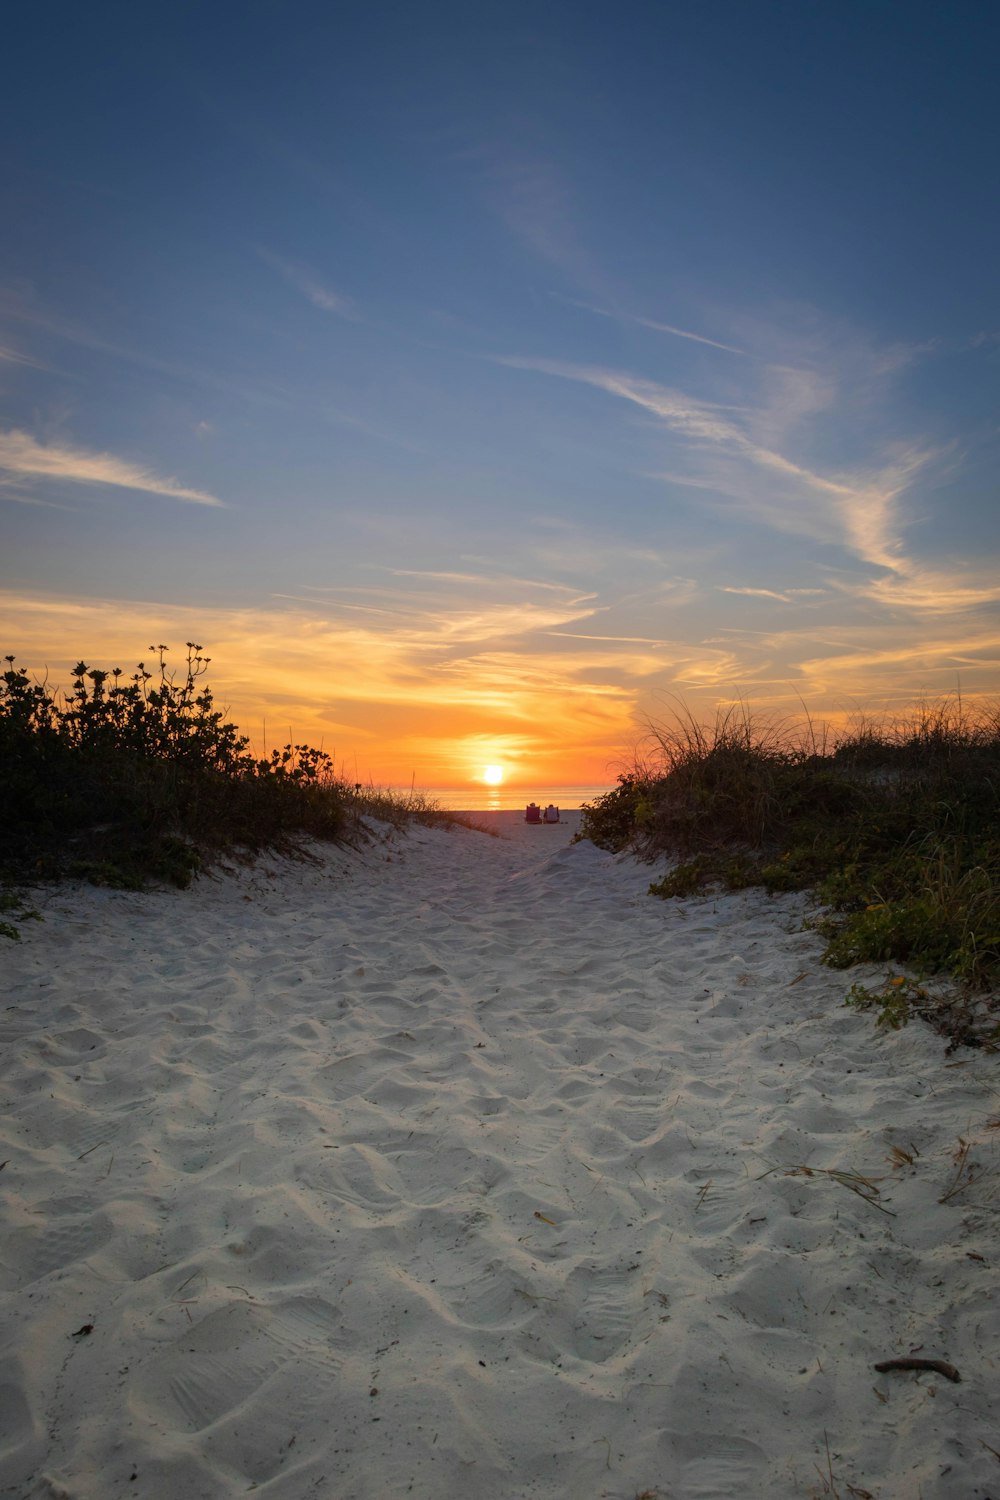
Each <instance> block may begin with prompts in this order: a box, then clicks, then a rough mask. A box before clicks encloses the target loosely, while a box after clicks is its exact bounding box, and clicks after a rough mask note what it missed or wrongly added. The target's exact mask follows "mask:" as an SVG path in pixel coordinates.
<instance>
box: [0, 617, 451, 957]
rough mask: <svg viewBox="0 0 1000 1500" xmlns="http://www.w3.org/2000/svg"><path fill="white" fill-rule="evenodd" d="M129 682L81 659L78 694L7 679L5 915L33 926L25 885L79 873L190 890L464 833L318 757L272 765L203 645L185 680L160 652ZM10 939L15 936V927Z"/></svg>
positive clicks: (0, 865)
mask: <svg viewBox="0 0 1000 1500" xmlns="http://www.w3.org/2000/svg"><path fill="white" fill-rule="evenodd" d="M150 650H151V652H153V653H154V655H155V661H154V665H153V666H152V668H147V666H146V665H145V664H144V663H142V662H140V664H139V665H138V667H137V668H136V669H135V672H134V673H133V674H132V675H131V676H130V677H126V676H125V675H124V674H123V673H122V671H121V670H120V669H119V668H115V669H113V670H112V671H104V670H101V669H95V668H90V667H88V666H87V664H86V663H85V662H82V661H81V662H78V663H77V665H76V667H75V668H74V670H73V678H72V687H71V689H70V691H69V692H68V693H66V694H65V695H63V694H61V693H59V692H54V691H50V690H49V688H48V686H47V684H45V683H39V682H35V681H32V679H31V678H30V677H29V676H28V674H27V673H26V672H24V671H23V670H22V669H20V668H19V667H18V666H17V664H16V661H15V658H14V657H12V656H8V657H6V658H5V662H6V670H5V671H4V672H3V673H0V882H2V883H3V884H4V886H5V887H6V895H5V896H4V898H3V903H2V905H0V910H6V911H7V913H8V914H12V915H13V916H14V917H15V919H16V918H18V917H20V918H21V919H23V917H24V916H25V915H26V914H27V908H26V906H25V904H24V903H23V902H21V903H20V906H19V904H18V898H17V896H16V893H15V889H14V888H15V887H16V886H17V885H19V884H20V885H24V884H25V883H29V882H31V881H37V880H45V879H52V878H60V877H66V876H71V877H80V878H85V879H89V880H92V881H94V882H95V883H98V884H106V885H113V886H120V887H132V888H138V887H141V886H143V885H146V884H148V883H150V882H151V881H161V882H167V883H170V884H173V885H176V886H180V887H185V886H187V885H188V884H189V883H190V881H191V879H192V878H193V876H194V875H195V874H196V873H197V871H198V870H199V869H201V868H203V867H204V866H205V865H207V864H211V863H212V862H213V861H214V860H215V859H217V858H219V857H220V856H221V855H222V854H223V853H227V854H232V853H233V852H234V851H237V852H243V853H245V854H247V855H251V856H252V855H254V854H256V853H259V852H261V851H262V850H264V849H277V850H283V851H285V852H292V851H293V850H295V849H301V847H302V844H303V841H304V840H306V839H309V838H314V839H327V840H333V841H338V842H344V841H350V840H352V839H356V838H359V837H361V836H363V829H364V819H365V818H377V819H381V820H383V821H386V822H389V823H392V824H393V825H394V826H396V827H402V826H405V825H406V824H407V823H411V822H414V821H419V822H426V823H442V822H449V821H453V819H451V817H450V815H449V814H447V813H444V812H442V811H441V810H439V809H438V808H436V807H435V806H434V804H433V803H431V802H429V801H427V799H425V798H423V797H422V796H420V795H419V794H417V795H410V796H403V797H400V796H398V795H395V794H392V793H390V792H387V791H382V790H379V789H378V788H376V787H373V786H368V787H364V786H362V785H361V784H359V783H354V784H353V785H352V784H351V783H349V782H348V781H347V780H346V779H345V778H344V777H343V776H338V774H337V773H336V769H335V767H334V764H333V762H332V760H331V758H330V757H329V756H328V755H326V754H325V753H324V752H323V751H322V750H316V749H313V748H311V747H310V746H307V745H294V744H288V745H285V746H284V747H283V748H282V749H280V750H274V751H273V752H272V753H271V754H270V755H269V756H267V757H256V756H254V755H253V754H252V753H251V750H250V745H249V741H248V740H247V739H246V737H244V736H242V735H241V734H240V733H239V731H238V729H237V727H236V726H235V725H234V724H232V723H230V722H229V721H228V719H227V718H226V715H225V713H224V712H223V711H222V710H220V709H219V708H217V706H216V704H215V700H214V697H213V694H212V691H211V688H210V687H209V686H208V684H207V682H206V678H205V674H206V672H207V669H208V664H209V660H210V658H208V657H206V656H205V655H203V653H202V647H201V646H200V645H197V644H196V643H194V642H189V643H188V646H187V656H186V660H185V662H184V665H183V666H182V667H181V668H180V670H179V671H178V672H177V673H176V674H175V673H174V672H172V671H171V669H170V667H169V666H168V664H167V655H166V652H167V648H166V647H165V646H156V647H151V648H150ZM0 934H2V935H4V936H8V937H10V936H12V935H14V936H16V926H15V925H14V922H11V921H7V922H5V923H3V924H0Z"/></svg>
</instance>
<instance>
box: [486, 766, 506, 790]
mask: <svg viewBox="0 0 1000 1500" xmlns="http://www.w3.org/2000/svg"><path fill="white" fill-rule="evenodd" d="M483 780H484V781H485V782H486V785H487V786H499V785H500V783H501V781H503V766H486V767H485V768H484V770H483Z"/></svg>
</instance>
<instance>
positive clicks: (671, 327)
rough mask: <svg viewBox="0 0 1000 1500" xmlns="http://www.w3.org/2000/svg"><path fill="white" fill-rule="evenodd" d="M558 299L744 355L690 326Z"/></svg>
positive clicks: (600, 314)
mask: <svg viewBox="0 0 1000 1500" xmlns="http://www.w3.org/2000/svg"><path fill="white" fill-rule="evenodd" d="M559 301H561V302H566V303H568V304H569V306H570V307H579V308H582V310H583V311H584V312H589V313H593V314H594V316H595V317H598V318H610V319H611V320H612V321H613V322H615V323H632V324H634V325H635V326H636V327H638V328H649V329H651V330H652V331H653V332H654V333H667V334H670V335H671V337H672V338H675V339H688V340H689V341H690V342H691V343H693V344H706V345H707V346H708V348H709V349H721V350H723V351H724V352H725V353H726V354H739V355H745V354H746V352H747V351H746V350H745V349H738V348H737V347H736V345H735V344H724V343H722V342H721V341H720V340H719V339H710V338H708V337H707V336H706V335H705V334H703V333H692V331H691V329H690V328H678V327H676V326H675V324H673V323H658V322H656V321H655V319H653V318H640V317H638V316H637V315H636V314H635V313H626V312H615V311H613V310H612V309H611V308H610V307H597V306H596V305H595V304H594V303H592V302H580V301H578V300H577V299H576V298H574V297H560V298H559Z"/></svg>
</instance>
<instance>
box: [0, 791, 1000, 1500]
mask: <svg viewBox="0 0 1000 1500" xmlns="http://www.w3.org/2000/svg"><path fill="white" fill-rule="evenodd" d="M488 816H490V815H484V817H488ZM492 817H493V820H494V821H495V822H497V823H498V824H499V825H500V826H501V828H502V829H503V831H504V833H505V834H507V835H509V837H507V838H505V839H503V840H500V839H492V838H487V837H485V836H484V835H482V834H476V833H472V832H467V831H458V832H454V831H452V832H449V831H443V830H418V831H416V832H414V833H413V834H412V835H410V836H409V837H407V838H398V837H392V838H391V839H389V840H388V842H383V843H379V844H377V845H373V846H369V847H368V848H367V849H366V850H365V851H363V852H361V853H353V852H351V851H342V850H337V851H333V852H331V853H329V854H328V855H327V856H326V857H325V858H324V862H323V864H322V866H321V867H316V866H308V865H288V864H284V863H280V862H276V861H269V862H265V864H264V865H263V866H261V867H258V869H257V870H256V871H255V872H252V873H247V872H243V873H240V874H230V875H225V876H221V877H217V878H214V879H203V880H202V881H200V882H199V884H198V885H197V886H196V887H195V888H194V889H193V890H191V891H189V892H165V893H157V892H154V893H149V894H143V895H131V894H122V893H112V892H101V891H95V890H91V889H83V890H77V889H64V890H59V891H56V892H50V893H49V894H48V895H43V897H42V900H43V903H44V911H45V921H44V924H29V925H28V926H26V927H25V929H24V941H23V942H22V943H21V944H20V945H19V946H14V945H6V946H5V948H4V951H3V954H2V962H3V963H4V965H5V972H6V985H5V1001H4V1003H5V1006H6V1009H5V1011H4V1014H3V1020H2V1041H3V1050H2V1080H0V1089H2V1098H3V1103H4V1115H5V1120H4V1124H3V1129H2V1142H0V1160H3V1161H4V1166H3V1169H2V1171H0V1201H2V1206H3V1235H2V1242H0V1272H2V1280H0V1286H2V1288H3V1292H2V1305H3V1333H2V1348H0V1353H2V1358H0V1386H2V1389H0V1414H2V1417H0V1494H2V1495H4V1496H16V1497H18V1500H24V1497H32V1500H34V1497H43V1496H71V1497H73V1500H119V1497H125V1496H130V1497H132V1496H137V1497H142V1500H196V1497H205V1500H220V1497H228V1496H235V1495H243V1494H246V1493H247V1492H248V1491H253V1492H254V1493H255V1494H257V1495H260V1496H278V1497H282V1500H299V1497H303V1500H305V1497H312V1496H317V1497H319V1496H321V1497H327V1500H331V1497H332V1500H353V1497H372V1500H376V1497H377V1500H394V1497H396V1496H404V1495H411V1494H412V1495H415V1496H418V1497H427V1500H430V1497H433V1500H442V1497H444V1500H451V1497H455V1500H459V1497H462V1500H466V1497H476V1500H480V1497H486V1500H500V1497H521V1496H539V1497H542V1496H548V1497H566V1500H591V1497H597V1496H614V1497H621V1500H633V1497H634V1496H635V1495H636V1494H637V1493H642V1492H644V1491H648V1492H651V1494H653V1495H656V1496H657V1497H661V1500H666V1497H668V1496H669V1497H673V1500H696V1497H697V1500H702V1497H726V1500H730V1497H747V1496H766V1497H769V1500H770V1497H776V1500H781V1497H786V1496H787V1497H803V1496H809V1495H813V1494H815V1495H824V1494H831V1495H832V1494H838V1495H840V1496H843V1497H845V1500H846V1497H847V1496H848V1495H855V1496H858V1495H861V1496H863V1495H865V1494H871V1495H873V1496H876V1497H879V1500H910V1497H913V1500H916V1497H922V1500H946V1497H947V1500H959V1497H960V1500H977V1497H980V1500H981V1497H986V1496H988V1495H992V1496H994V1497H996V1496H998V1495H1000V1461H998V1458H997V1455H996V1453H994V1452H992V1451H990V1448H988V1447H987V1446H985V1445H986V1444H989V1445H991V1447H992V1448H993V1449H997V1450H1000V1429H998V1427H997V1424H996V1421H995V1419H994V1418H992V1417H991V1416H990V1409H991V1406H993V1407H994V1409H995V1403H996V1400H997V1394H998V1384H997V1374H998V1370H997V1365H998V1352H1000V1349H998V1337H997V1336H998V1332H1000V1328H998V1318H997V1296H996V1293H997V1277H996V1269H995V1268H996V1263H997V1260H998V1257H1000V1246H998V1231H1000V1220H998V1215H997V1211H998V1208H1000V1192H998V1182H1000V1177H998V1166H1000V1162H998V1157H997V1149H996V1144H997V1137H998V1136H1000V1130H997V1129H995V1128H991V1126H990V1123H989V1122H990V1120H991V1119H993V1120H995V1119H996V1118H997V1116H998V1115H1000V1090H998V1080H997V1063H996V1059H995V1058H991V1057H990V1056H988V1055H984V1054H978V1053H973V1052H970V1051H965V1050H960V1051H959V1052H957V1053H956V1054H955V1055H953V1056H952V1057H950V1058H949V1057H947V1056H946V1055H945V1052H944V1044H943V1043H942V1041H941V1040H940V1038H937V1037H935V1036H933V1035H932V1034H931V1033H930V1032H928V1031H927V1030H926V1029H924V1028H923V1027H921V1026H919V1025H913V1026H910V1027H909V1028H908V1029H907V1030H905V1031H903V1032H901V1033H898V1034H890V1035H888V1036H880V1035H878V1034H877V1033H876V1032H875V1031H874V1029H873V1025H872V1021H871V1019H870V1018H869V1017H865V1016H858V1015H855V1014H854V1013H853V1012H850V1011H848V1010H845V1009H844V1008H843V1007H842V1006H841V1004H840V1001H841V999H842V997H843V995H844V993H845V991H846V989H847V986H848V985H849V983H850V982H851V979H852V978H856V977H869V978H870V977H872V974H873V972H874V971H868V974H867V975H861V976H858V975H849V976H845V975H843V974H838V973H833V972H831V971H829V970H827V969H824V968H823V967H822V966H821V965H820V964H819V962H818V954H819V951H820V946H821V945H820V943H819V941H818V939H816V938H815V937H814V936H813V935H811V934H809V933H804V932H802V931H801V930H800V927H801V918H802V913H803V910H804V906H803V903H802V901H801V899H799V898H782V899H780V900H772V899H769V898H767V897H766V896H764V895H763V894H761V893H758V892H751V893H744V894H736V895H727V896H722V897H719V898H709V899H697V900H691V901H687V902H684V903H664V902H660V901H656V900H654V899H652V898H649V897H648V896H647V895H646V894H645V891H646V887H647V885H648V883H649V880H650V878H651V871H650V869H649V867H646V866H640V865H637V864H635V863H634V862H632V861H631V860H629V859H615V858H613V857H610V856H608V855H607V854H604V853H602V852H601V851H599V850H597V849H595V848H594V847H593V845H591V844H589V843H581V844H576V845H571V844H570V842H569V839H570V834H571V833H572V831H573V827H574V825H575V822H576V820H577V819H578V817H579V814H570V815H569V817H570V821H569V822H568V823H564V824H563V825H561V826H559V827H556V828H547V827H540V828H530V827H527V826H526V825H525V824H524V822H523V820H522V819H521V817H520V816H519V815H517V814H512V813H499V814H494V815H492ZM654 873H655V872H654ZM959 1137H961V1138H962V1139H964V1140H965V1141H967V1142H970V1143H971V1154H970V1158H969V1160H970V1161H972V1162H974V1163H975V1164H976V1166H975V1170H974V1172H973V1174H972V1175H973V1177H974V1179H975V1180H974V1181H972V1182H971V1183H970V1182H969V1181H968V1174H965V1175H964V1176H962V1177H960V1178H956V1173H957V1168H956V1165H955V1162H954V1160H953V1158H954V1154H955V1151H956V1147H957V1145H958V1141H959ZM893 1147H898V1148H900V1149H901V1150H903V1151H905V1152H906V1153H908V1154H909V1156H911V1157H912V1164H910V1163H908V1162H907V1161H906V1159H904V1158H903V1157H901V1156H900V1157H898V1158H897V1159H896V1160H895V1161H894V1160H893V1159H892V1148H893ZM802 1165H808V1166H810V1167H812V1168H814V1169H816V1171H815V1174H814V1175H812V1176H805V1175H801V1174H797V1175H791V1176H790V1175H785V1173H784V1172H783V1171H781V1170H779V1171H776V1172H774V1173H772V1175H769V1176H762V1174H764V1173H766V1172H767V1170H768V1168H769V1167H778V1168H780V1169H794V1168H796V1167H800V1166H802ZM831 1171H838V1172H847V1171H850V1172H861V1173H864V1174H866V1175H868V1176H870V1177H873V1178H877V1179H879V1184H878V1185H879V1189H880V1192H881V1198H880V1202H881V1204H882V1205H883V1207H884V1208H885V1209H887V1210H889V1211H890V1212H891V1215H892V1216H890V1213H886V1212H882V1211H880V1209H879V1208H878V1207H876V1206H874V1205H873V1204H871V1203H868V1202H866V1201H864V1200H863V1199H862V1198H861V1197H859V1196H858V1195H857V1194H856V1193H855V1192H852V1191H851V1190H850V1188H849V1186H847V1185H845V1184H844V1183H843V1182H841V1181H838V1180H837V1179H836V1178H833V1177H831V1176H829V1175H824V1174H825V1173H829V1172H831ZM956 1183H957V1190H956V1191H955V1192H954V1194H953V1195H952V1196H951V1197H950V1198H949V1199H948V1201H946V1202H943V1203H942V1202H941V1201H940V1200H941V1199H942V1197H943V1196H944V1195H945V1194H946V1193H947V1192H948V1190H949V1188H950V1187H951V1186H952V1185H954V1184H956ZM85 1329H90V1330H91V1331H90V1332H84V1331H82V1330H85ZM912 1350H919V1351H920V1353H921V1354H922V1355H924V1356H925V1357H933V1358H939V1359H944V1360H947V1361H950V1362H951V1363H952V1364H954V1365H955V1366H957V1368H958V1370H959V1371H960V1373H961V1376H962V1381H961V1384H957V1385H956V1384H952V1383H951V1382H949V1381H948V1380H947V1379H944V1378H942V1377H941V1376H940V1375H936V1374H930V1375H928V1374H910V1373H892V1374H885V1375H879V1374H877V1373H876V1372H875V1371H874V1369H873V1364H874V1363H875V1362H876V1361H878V1360H883V1359H886V1358H888V1357H891V1356H898V1355H906V1354H908V1353H909V1352H911V1351H912ZM827 1442H828V1444H829V1460H828V1456H827ZM850 1486H854V1488H853V1489H851V1488H850Z"/></svg>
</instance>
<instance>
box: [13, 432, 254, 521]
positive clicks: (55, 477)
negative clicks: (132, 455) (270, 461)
mask: <svg viewBox="0 0 1000 1500" xmlns="http://www.w3.org/2000/svg"><path fill="white" fill-rule="evenodd" d="M0 474H7V475H11V476H16V477H17V478H20V479H49V480H52V481H55V482H56V483H59V484H88V485H102V484H107V485H112V486H114V487H115V488H116V489H124V490H139V491H141V492H143V493H144V494H148V495H166V496H168V497H169V498H170V499H171V500H183V501H186V502H187V503H189V504H191V505H209V506H216V507H222V506H225V501H224V500H220V499H219V498H218V497H217V496H216V495H210V494H208V493H207V491H205V490H195V489H191V488H189V487H188V486H187V485H183V484H180V483H179V482H178V481H177V480H176V479H172V478H170V477H165V476H163V475H159V474H154V473H152V472H151V470H149V469H145V468H142V467H141V466H140V465H138V464H134V463H130V462H129V461H128V460H127V459H121V458H116V457H115V456H114V454H111V453H87V452H84V450H83V449H82V448H70V447H67V446H65V445H61V446H57V445H55V444H49V445H47V446H46V445H43V444H42V443H38V442H36V441H35V439H34V438H33V437H31V435H30V434H29V433H27V432H20V431H18V430H17V429H16V428H14V429H11V430H10V431H8V432H0Z"/></svg>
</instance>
